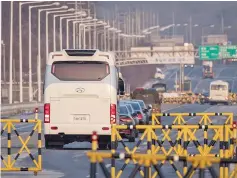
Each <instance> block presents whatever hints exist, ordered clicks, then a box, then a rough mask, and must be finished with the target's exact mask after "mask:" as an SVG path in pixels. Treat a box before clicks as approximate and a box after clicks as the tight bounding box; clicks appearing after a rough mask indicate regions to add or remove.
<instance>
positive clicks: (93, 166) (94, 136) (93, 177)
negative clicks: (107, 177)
mask: <svg viewBox="0 0 237 178" xmlns="http://www.w3.org/2000/svg"><path fill="white" fill-rule="evenodd" d="M97 140H98V136H97V133H96V132H95V131H94V132H93V133H92V136H91V147H92V151H93V153H94V154H93V155H92V157H91V160H90V161H91V165H90V178H96V150H97Z"/></svg>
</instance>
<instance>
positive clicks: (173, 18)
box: [172, 12, 175, 37]
mask: <svg viewBox="0 0 237 178" xmlns="http://www.w3.org/2000/svg"><path fill="white" fill-rule="evenodd" d="M172 19H173V35H172V36H173V37H174V34H175V17H174V12H173V13H172Z"/></svg>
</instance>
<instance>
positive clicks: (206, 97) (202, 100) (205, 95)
mask: <svg viewBox="0 0 237 178" xmlns="http://www.w3.org/2000/svg"><path fill="white" fill-rule="evenodd" d="M200 103H201V104H205V103H209V93H208V92H205V93H202V94H201V96H200Z"/></svg>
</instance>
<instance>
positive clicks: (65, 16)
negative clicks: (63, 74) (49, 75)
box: [53, 12, 86, 51]
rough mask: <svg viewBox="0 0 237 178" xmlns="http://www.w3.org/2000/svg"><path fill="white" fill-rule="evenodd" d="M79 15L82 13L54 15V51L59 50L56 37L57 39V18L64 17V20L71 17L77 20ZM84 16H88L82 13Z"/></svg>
mask: <svg viewBox="0 0 237 178" xmlns="http://www.w3.org/2000/svg"><path fill="white" fill-rule="evenodd" d="M78 14H80V13H78V12H74V13H71V14H58V15H54V25H53V26H54V27H53V28H54V30H53V31H54V34H53V41H54V44H53V45H54V47H53V48H54V51H56V49H57V46H56V44H57V43H56V37H55V34H56V18H57V17H62V18H70V17H72V18H73V17H74V18H76V17H77V16H78ZM82 15H86V14H85V13H84V14H83V13H82Z"/></svg>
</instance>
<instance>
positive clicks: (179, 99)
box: [162, 93, 197, 104]
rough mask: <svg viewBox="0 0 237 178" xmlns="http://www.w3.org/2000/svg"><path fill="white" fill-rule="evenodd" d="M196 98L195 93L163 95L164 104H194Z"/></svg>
mask: <svg viewBox="0 0 237 178" xmlns="http://www.w3.org/2000/svg"><path fill="white" fill-rule="evenodd" d="M196 100H197V99H196V96H195V95H194V94H193V93H181V94H178V96H175V97H162V103H164V104H193V103H195V102H196Z"/></svg>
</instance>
